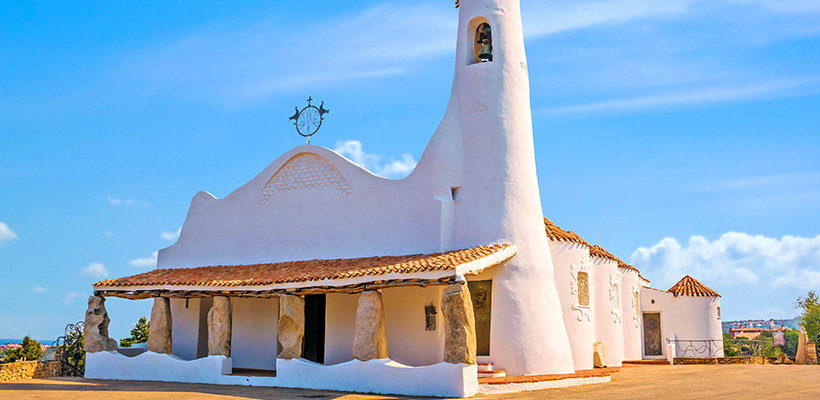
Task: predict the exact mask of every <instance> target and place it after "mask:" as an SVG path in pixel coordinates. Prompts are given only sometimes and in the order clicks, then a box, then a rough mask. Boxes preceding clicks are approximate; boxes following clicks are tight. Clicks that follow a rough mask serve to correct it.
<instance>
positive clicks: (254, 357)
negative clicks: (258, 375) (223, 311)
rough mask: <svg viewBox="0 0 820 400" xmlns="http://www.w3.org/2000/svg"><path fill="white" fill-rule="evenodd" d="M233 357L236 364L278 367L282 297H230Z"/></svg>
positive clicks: (237, 365) (270, 368)
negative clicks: (278, 334)
mask: <svg viewBox="0 0 820 400" xmlns="http://www.w3.org/2000/svg"><path fill="white" fill-rule="evenodd" d="M231 306H232V308H233V315H232V327H231V360H232V361H233V366H234V367H236V368H253V369H267V370H273V369H276V355H277V335H276V333H277V324H278V321H279V299H277V298H271V299H251V298H237V297H232V298H231Z"/></svg>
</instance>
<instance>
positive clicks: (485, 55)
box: [477, 23, 493, 62]
mask: <svg viewBox="0 0 820 400" xmlns="http://www.w3.org/2000/svg"><path fill="white" fill-rule="evenodd" d="M492 32H493V31H492V28H490V25H489V24H486V23H485V24H481V27H479V35H478V37H479V39H478V41H477V43H478V44H480V45H481V51H480V52H479V54H478V58H479V59H480V60H481V61H482V62H487V61H492V60H493V33H492Z"/></svg>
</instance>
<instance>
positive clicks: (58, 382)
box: [0, 365, 820, 400]
mask: <svg viewBox="0 0 820 400" xmlns="http://www.w3.org/2000/svg"><path fill="white" fill-rule="evenodd" d="M408 398H409V397H401V396H379V395H359V394H350V393H341V392H331V391H319V390H296V389H280V388H262V387H246V386H217V385H198V384H187V383H161V382H134V381H99V380H84V379H80V378H54V379H34V380H25V381H18V382H11V383H0V399H4V400H5V399H60V400H62V399H89V400H136V399H214V400H216V399H219V400H227V399H342V400H364V399H367V400H376V399H408ZM479 398H480V399H542V398H556V399H562V400H563V399H585V400H595V399H606V400H612V399H660V400H666V399H715V398H720V399H741V398H742V399H820V366H795V365H681V366H639V367H629V368H623V369H622V370H621V371H620V372H618V373H616V374H614V375H613V376H612V382H610V383H605V384H600V385H590V386H582V387H575V388H566V389H550V390H544V391H534V392H522V393H511V394H502V395H492V396H479Z"/></svg>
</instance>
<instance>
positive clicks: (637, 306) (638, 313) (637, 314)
mask: <svg viewBox="0 0 820 400" xmlns="http://www.w3.org/2000/svg"><path fill="white" fill-rule="evenodd" d="M634 304H635V318H638V319H640V318H641V297H640V294H639V293H638V292H635V303H634Z"/></svg>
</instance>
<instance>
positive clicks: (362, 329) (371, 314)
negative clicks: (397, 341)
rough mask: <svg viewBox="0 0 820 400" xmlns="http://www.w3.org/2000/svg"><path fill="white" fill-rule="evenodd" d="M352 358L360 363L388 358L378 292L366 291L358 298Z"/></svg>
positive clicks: (382, 313) (380, 300)
mask: <svg viewBox="0 0 820 400" xmlns="http://www.w3.org/2000/svg"><path fill="white" fill-rule="evenodd" d="M353 358H355V359H357V360H361V361H367V360H373V359H377V358H388V354H387V330H386V329H385V325H384V303H382V294H381V292H379V291H378V290H375V291H367V292H364V293H362V294H361V295H360V296H359V306H358V308H356V331H355V333H354V336H353Z"/></svg>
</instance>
